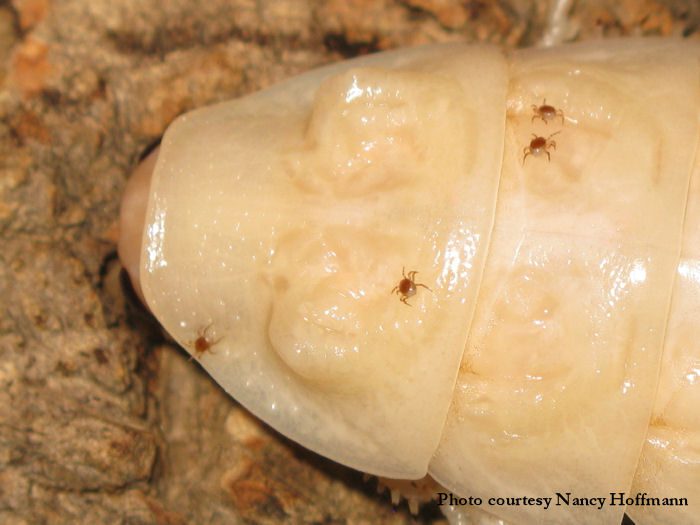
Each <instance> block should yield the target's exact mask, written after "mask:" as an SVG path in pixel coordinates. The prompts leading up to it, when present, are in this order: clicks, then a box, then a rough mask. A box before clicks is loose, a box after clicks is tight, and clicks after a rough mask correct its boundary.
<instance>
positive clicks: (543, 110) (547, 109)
mask: <svg viewBox="0 0 700 525" xmlns="http://www.w3.org/2000/svg"><path fill="white" fill-rule="evenodd" d="M532 112H533V113H534V114H533V115H532V119H531V120H530V121H531V122H534V121H535V119H536V118H538V119H540V120H541V121H542V122H544V123H545V124H549V121H550V120H554V119H555V118H557V117H559V118H561V124H562V126H563V125H564V112H563V111H562V110H561V109H557V108H555V107H554V106H551V105H549V104H547V99H544V100H543V101H542V104H541V105H539V106H538V105H536V104H533V105H532Z"/></svg>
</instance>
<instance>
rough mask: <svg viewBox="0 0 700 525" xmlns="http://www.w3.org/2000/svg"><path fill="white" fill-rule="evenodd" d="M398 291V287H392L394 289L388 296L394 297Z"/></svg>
mask: <svg viewBox="0 0 700 525" xmlns="http://www.w3.org/2000/svg"><path fill="white" fill-rule="evenodd" d="M398 291H399V287H398V286H394V289H393V290H391V294H389V295H394V292H398Z"/></svg>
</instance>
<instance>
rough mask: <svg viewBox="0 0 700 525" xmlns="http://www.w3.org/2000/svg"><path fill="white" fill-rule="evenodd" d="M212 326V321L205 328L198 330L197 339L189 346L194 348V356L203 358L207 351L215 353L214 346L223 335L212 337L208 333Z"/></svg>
mask: <svg viewBox="0 0 700 525" xmlns="http://www.w3.org/2000/svg"><path fill="white" fill-rule="evenodd" d="M211 327H212V323H209V324H208V325H207V326H205V327H204V328H200V329H199V330H198V331H197V339H195V340H194V341H190V342H189V346H191V347H192V349H193V350H194V357H196V358H197V359H201V358H202V356H203V355H204V354H206V353H207V352H209V353H212V354H213V353H214V352H213V350H212V347H213V346H214V345H216V344H217V343H218V342H219V341H221V340H222V339H223V337H219V338H218V339H211V338H210V336H209V335H208V332H209V329H210V328H211Z"/></svg>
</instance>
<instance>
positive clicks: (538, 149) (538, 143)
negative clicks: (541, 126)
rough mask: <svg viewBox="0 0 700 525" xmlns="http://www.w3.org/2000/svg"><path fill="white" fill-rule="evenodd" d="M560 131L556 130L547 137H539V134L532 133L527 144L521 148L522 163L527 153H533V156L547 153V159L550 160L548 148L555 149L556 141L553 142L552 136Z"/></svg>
mask: <svg viewBox="0 0 700 525" xmlns="http://www.w3.org/2000/svg"><path fill="white" fill-rule="evenodd" d="M559 133H561V132H560V131H557V132H555V133H552V134H551V135H549V136H548V137H541V136H539V135H535V134H534V133H533V134H532V137H533V138H532V140H531V141H530V145H529V146H525V147H524V148H523V165H525V159H526V158H527V156H528V155H533V156H535V157H538V156H540V155H542V154H543V153H546V154H547V161H550V160H551V155H550V153H549V150H550V149H557V143H556V142H554V141H553V140H551V139H552V137H553V136H554V135H558V134H559Z"/></svg>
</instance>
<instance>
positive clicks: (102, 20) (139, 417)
mask: <svg viewBox="0 0 700 525" xmlns="http://www.w3.org/2000/svg"><path fill="white" fill-rule="evenodd" d="M554 7H556V6H554V5H548V4H547V2H536V1H534V0H529V1H527V0H493V1H488V0H483V1H482V0H473V1H472V0H468V1H467V0H377V1H373V0H329V1H321V0H276V1H272V0H270V1H264V0H258V1H256V0H209V1H206V2H198V1H195V0H168V1H165V2H164V1H157V0H13V1H11V2H8V1H7V0H4V1H3V0H0V243H1V244H0V305H1V311H2V315H1V316H0V523H3V524H11V525H20V524H41V523H51V524H63V523H66V524H78V523H86V524H87V523H89V524H98V525H99V524H118V523H129V524H144V525H145V524H160V525H164V524H173V525H174V524H185V523H192V524H237V523H282V522H284V523H324V524H331V523H333V524H335V523H356V524H357V523H395V524H398V523H412V522H418V523H437V522H439V521H440V520H441V518H440V514H439V512H438V511H437V508H436V507H435V506H428V507H425V508H424V509H423V511H422V512H421V514H420V515H419V516H418V517H416V518H413V517H412V516H411V515H410V513H409V512H408V510H407V508H406V504H405V503H402V504H401V505H400V506H398V507H397V508H394V507H393V506H392V505H391V503H390V501H389V498H388V497H387V496H386V495H384V496H378V495H376V493H375V492H376V490H375V489H376V482H372V481H370V482H368V483H365V482H364V481H363V480H362V476H361V474H359V473H356V472H354V471H352V470H350V469H346V468H344V467H341V466H338V465H336V464H333V463H331V462H329V461H327V460H324V459H322V458H320V457H318V456H316V455H314V454H312V453H310V452H307V451H305V450H303V449H302V448H300V447H298V446H296V445H295V444H293V443H290V442H289V441H288V440H286V439H284V438H283V437H281V436H279V435H278V434H276V433H275V432H274V431H272V430H271V429H269V428H267V427H265V426H264V425H263V424H261V423H260V422H258V421H257V420H256V419H255V418H253V417H252V416H250V415H249V414H248V413H247V412H246V411H245V410H244V409H243V408H241V407H240V406H239V405H238V404H237V403H236V402H235V401H234V400H232V399H230V398H229V397H228V396H227V395H225V394H224V393H223V392H222V391H221V390H220V389H219V388H218V387H217V386H216V384H214V383H213V382H212V381H211V380H210V379H209V378H208V376H207V375H205V374H204V373H203V372H202V371H201V370H200V369H199V367H198V365H197V364H196V363H195V362H193V361H188V359H187V357H186V355H185V353H184V352H183V351H182V350H180V349H178V348H176V347H174V346H172V345H170V344H168V343H167V342H166V341H165V339H164V338H163V336H162V334H161V333H160V331H159V329H158V327H157V326H156V324H155V323H154V322H153V321H152V320H151V319H150V318H149V316H148V315H147V314H146V313H145V312H144V311H143V310H142V309H141V308H140V307H139V306H138V304H137V303H136V302H135V301H134V300H133V297H132V295H131V294H130V293H129V289H128V287H126V286H125V283H124V280H123V278H122V276H121V273H120V272H121V268H120V265H119V262H118V261H117V259H116V255H115V243H116V236H117V233H118V232H117V228H116V220H117V213H118V205H119V198H120V194H121V191H122V188H123V187H124V183H125V180H126V178H127V176H128V174H129V171H130V170H131V169H132V168H133V166H134V165H135V164H136V163H137V161H138V159H139V157H140V156H141V155H142V154H143V153H144V151H145V150H146V149H147V148H148V147H149V145H152V144H154V143H155V142H156V141H157V140H158V138H159V137H160V136H161V134H162V133H163V131H164V129H165V128H166V126H167V125H168V123H169V122H170V121H171V120H173V118H174V117H175V116H177V115H178V114H180V113H182V112H185V111H187V110H189V109H192V108H194V107H197V106H202V105H205V104H209V103H211V102H215V101H219V100H224V99H227V98H231V97H235V96H238V95H241V94H244V93H247V92H250V91H253V90H256V89H258V88H260V87H262V86H266V85H269V84H270V83H272V82H275V81H277V80H280V79H283V78H285V77H287V76H290V75H292V74H294V73H297V72H301V71H304V70H307V69H309V68H312V67H314V66H317V65H319V64H323V63H327V62H331V61H335V60H340V59H342V58H345V57H349V56H354V55H357V54H362V53H367V52H371V51H377V50H383V49H390V48H396V47H400V46H407V45H414V44H419V43H426V42H438V41H449V40H453V41H454V40H460V41H469V42H476V41H488V42H496V43H500V44H504V45H505V46H508V47H517V46H529V45H537V44H539V43H541V42H543V41H553V40H554V41H556V40H563V41H568V40H576V39H591V38H602V37H606V36H614V35H637V34H644V35H647V34H654V35H657V34H661V35H671V34H674V35H684V36H690V37H691V38H694V37H695V32H696V29H697V24H698V22H699V20H700V7H699V4H698V2H696V1H694V0H689V1H687V2H682V1H654V0H648V1H645V0H642V1H633V0H589V1H584V0H580V1H578V2H573V1H569V2H567V1H564V2H560V5H559V9H558V10H557V9H554Z"/></svg>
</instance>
